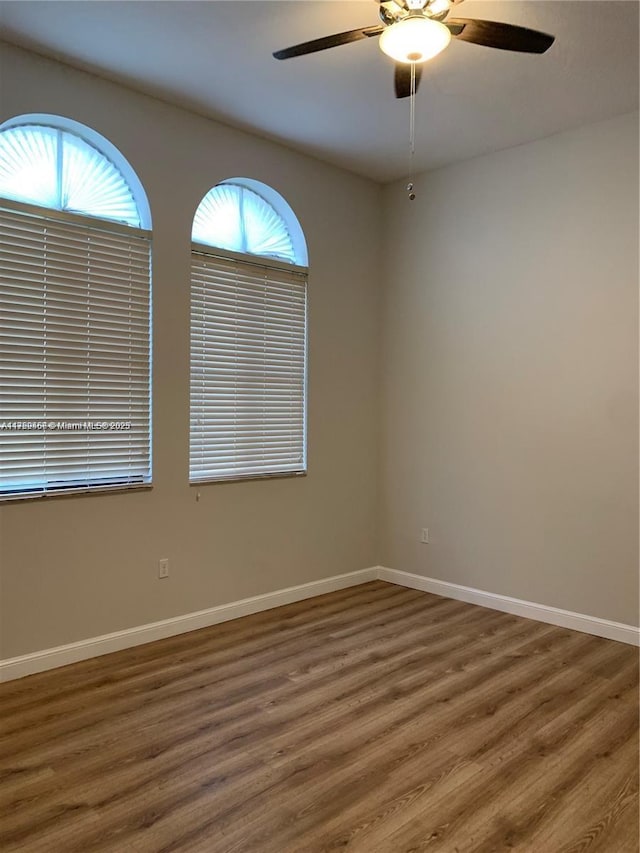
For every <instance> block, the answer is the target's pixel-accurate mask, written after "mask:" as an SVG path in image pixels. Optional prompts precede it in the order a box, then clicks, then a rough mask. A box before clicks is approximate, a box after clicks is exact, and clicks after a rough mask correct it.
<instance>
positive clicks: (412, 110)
mask: <svg viewBox="0 0 640 853" xmlns="http://www.w3.org/2000/svg"><path fill="white" fill-rule="evenodd" d="M415 151H416V64H415V62H412V63H411V85H410V91H409V176H410V177H409V183H408V184H407V192H408V193H409V201H413V200H414V199H415V197H416V194H415V193H414V191H413V184H414V177H413V155H414V154H415Z"/></svg>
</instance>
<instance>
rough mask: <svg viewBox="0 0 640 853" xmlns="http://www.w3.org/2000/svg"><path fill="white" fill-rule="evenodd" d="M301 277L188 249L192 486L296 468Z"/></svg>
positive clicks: (301, 397) (300, 444) (302, 363)
mask: <svg viewBox="0 0 640 853" xmlns="http://www.w3.org/2000/svg"><path fill="white" fill-rule="evenodd" d="M306 298H307V282H306V277H305V276H304V275H303V274H300V273H299V272H294V271H293V270H287V269H283V268H282V267H279V266H277V265H273V266H271V265H268V264H265V265H262V264H260V263H254V262H246V263H245V262H243V261H241V260H236V259H231V258H225V257H217V256H214V255H210V254H206V253H204V252H199V251H194V252H193V253H192V260H191V386H190V391H191V422H190V454H189V457H190V480H191V482H198V481H205V480H218V479H238V478H241V477H256V476H264V475H269V474H285V473H302V472H303V471H304V470H305V466H306V460H305V393H306Z"/></svg>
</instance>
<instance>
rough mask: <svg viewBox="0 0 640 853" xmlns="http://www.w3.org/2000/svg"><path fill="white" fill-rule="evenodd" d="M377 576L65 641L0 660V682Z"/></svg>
mask: <svg viewBox="0 0 640 853" xmlns="http://www.w3.org/2000/svg"><path fill="white" fill-rule="evenodd" d="M377 577H378V569H377V567H373V568H369V569H361V570H360V571H356V572H348V573H347V574H344V575H333V577H329V578H323V579H322V580H318V581H311V582H310V583H303V584H300V585H299V586H290V587H287V588H286V589H279V590H277V591H276V592H267V593H264V594H263V595H254V596H252V597H251V598H243V599H242V600H241V601H233V602H231V603H230V604H220V605H218V606H217V607H209V608H208V609H207V610H199V611H197V612H195V613H187V614H185V615H184V616H174V617H172V618H171V619H163V620H162V621H161V622H151V623H150V624H148V625H140V626H138V627H136V628H127V629H126V630H124V631H116V632H114V633H113V634H103V635H102V636H101V637H91V638H90V639H88V640H80V641H79V642H77V643H69V644H68V645H65V646H57V647H56V648H52V649H44V650H43V651H40V652H33V653H31V654H28V655H21V656H20V657H15V658H9V659H8V660H1V661H0V682H3V681H12V680H13V679H15V678H22V677H23V676H25V675H33V674H34V673H36V672H43V671H44V670H47V669H55V668H56V667H59V666H66V665H67V664H70V663H76V662H77V661H81V660H87V659H88V658H93V657H98V656H99V655H106V654H109V653H110V652H117V651H120V650H121V649H129V648H132V647H133V646H140V645H142V644H143V643H152V642H153V641H154V640H162V639H164V638H165V637H173V636H175V635H176V634H184V633H186V632H187V631H195V630H197V629H198V628H207V627H209V626H210V625H217V624H218V623H220V622H228V621H229V620H230V619H238V618H239V617H240V616H249V615H250V614H251V613H259V612H261V611H263V610H270V609H271V608H273V607H280V606H282V605H283V604H291V603H292V602H294V601H303V600H304V599H305V598H313V597H315V596H317V595H324V594H325V593H327V592H334V591H336V590H338V589H346V588H347V587H349V586H356V585H358V584H361V583H367V581H373V580H376V578H377Z"/></svg>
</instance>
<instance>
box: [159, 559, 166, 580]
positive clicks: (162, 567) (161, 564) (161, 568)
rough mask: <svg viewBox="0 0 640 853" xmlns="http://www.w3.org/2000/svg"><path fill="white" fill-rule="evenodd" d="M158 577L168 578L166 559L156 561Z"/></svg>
mask: <svg viewBox="0 0 640 853" xmlns="http://www.w3.org/2000/svg"><path fill="white" fill-rule="evenodd" d="M158 577H159V578H168V577H169V560H168V559H167V558H166V557H163V558H162V560H158Z"/></svg>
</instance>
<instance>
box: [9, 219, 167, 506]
mask: <svg viewBox="0 0 640 853" xmlns="http://www.w3.org/2000/svg"><path fill="white" fill-rule="evenodd" d="M149 308H150V242H149V239H148V238H147V237H145V236H141V235H140V233H139V232H137V233H134V234H127V233H126V232H125V231H124V230H123V229H122V228H120V229H119V230H117V231H116V230H109V225H108V224H105V225H102V223H99V224H96V223H95V222H94V221H90V220H87V223H86V224H84V223H82V224H79V223H78V222H77V221H74V222H65V221H64V220H63V219H61V218H60V214H58V215H57V217H56V218H48V217H47V216H46V215H45V214H43V215H42V216H38V215H34V214H33V213H31V212H29V213H22V212H20V211H18V210H16V209H13V208H12V209H0V498H11V497H26V496H31V495H39V494H46V493H49V492H58V491H69V490H74V489H80V490H84V489H88V488H107V487H114V486H123V485H124V486H126V485H133V484H143V483H147V482H150V479H151V470H150V467H151V465H150V382H149V375H150V358H149V357H150V352H149V350H150V347H149V343H150V328H149Z"/></svg>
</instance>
